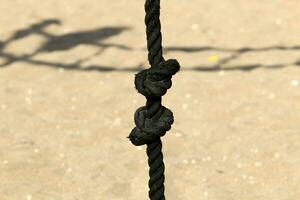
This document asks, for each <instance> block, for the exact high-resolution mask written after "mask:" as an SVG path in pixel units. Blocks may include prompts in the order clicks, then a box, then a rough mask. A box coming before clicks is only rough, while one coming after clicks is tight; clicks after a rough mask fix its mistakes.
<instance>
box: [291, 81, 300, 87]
mask: <svg viewBox="0 0 300 200" xmlns="http://www.w3.org/2000/svg"><path fill="white" fill-rule="evenodd" d="M291 85H292V86H294V87H296V86H298V85H299V81H298V80H292V81H291Z"/></svg>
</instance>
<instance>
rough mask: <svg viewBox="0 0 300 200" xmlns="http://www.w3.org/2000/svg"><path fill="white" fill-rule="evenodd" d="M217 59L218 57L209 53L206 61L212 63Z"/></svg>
mask: <svg viewBox="0 0 300 200" xmlns="http://www.w3.org/2000/svg"><path fill="white" fill-rule="evenodd" d="M218 60H219V57H218V56H217V55H211V56H209V57H208V61H209V62H212V63H216V62H217V61H218Z"/></svg>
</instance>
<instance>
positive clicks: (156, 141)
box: [127, 0, 180, 200]
mask: <svg viewBox="0 0 300 200" xmlns="http://www.w3.org/2000/svg"><path fill="white" fill-rule="evenodd" d="M145 12H146V16H145V24H146V36H147V48H148V61H149V63H150V65H151V66H150V68H148V69H145V70H142V71H140V72H139V73H137V74H135V81H134V84H135V88H136V89H137V91H138V92H139V93H140V94H142V95H144V96H145V97H146V99H147V102H146V105H145V106H142V107H140V108H138V109H137V110H136V112H135V114H134V122H135V124H136V127H135V128H133V129H132V131H131V132H130V134H129V136H128V137H127V138H129V140H130V141H131V143H132V144H133V145H135V146H140V145H144V144H146V145H147V156H148V165H149V167H150V170H149V176H150V180H149V182H148V186H149V188H150V190H149V197H150V200H165V195H164V190H165V188H164V181H165V176H164V170H165V166H164V162H163V154H162V142H161V139H160V137H162V136H164V135H165V134H166V132H167V131H169V130H170V129H171V125H172V124H173V122H174V116H173V113H172V111H171V110H170V109H168V108H166V107H164V106H162V105H161V100H162V96H163V95H165V94H166V93H167V90H168V89H169V88H171V86H172V80H171V79H172V76H173V75H174V74H176V73H177V72H178V71H179V70H180V65H179V63H178V62H177V60H175V59H169V60H166V61H165V60H164V58H163V55H162V54H163V51H162V35H161V25H160V20H159V16H160V0H146V2H145Z"/></svg>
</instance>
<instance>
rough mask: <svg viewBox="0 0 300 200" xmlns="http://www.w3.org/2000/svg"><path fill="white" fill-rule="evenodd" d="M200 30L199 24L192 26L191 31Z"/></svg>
mask: <svg viewBox="0 0 300 200" xmlns="http://www.w3.org/2000/svg"><path fill="white" fill-rule="evenodd" d="M198 28H199V25H198V24H192V26H191V29H192V30H197V29H198Z"/></svg>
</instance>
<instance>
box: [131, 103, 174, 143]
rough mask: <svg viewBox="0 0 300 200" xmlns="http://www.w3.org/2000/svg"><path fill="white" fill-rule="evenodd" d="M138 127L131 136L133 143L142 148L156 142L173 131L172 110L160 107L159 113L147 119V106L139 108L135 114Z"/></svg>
mask: <svg viewBox="0 0 300 200" xmlns="http://www.w3.org/2000/svg"><path fill="white" fill-rule="evenodd" d="M134 122H135V124H136V127H135V128H134V129H132V131H131V132H130V134H129V137H127V138H129V139H130V141H131V143H132V144H134V145H136V146H140V145H144V144H149V143H152V142H154V141H156V140H157V139H158V138H159V137H162V136H164V135H165V134H166V132H167V131H168V130H170V129H171V125H172V124H173V122H174V116H173V113H172V111H171V110H169V109H168V108H166V107H164V106H160V107H159V110H158V112H156V113H155V115H154V116H153V117H151V118H148V117H147V109H146V106H142V107H140V108H138V109H137V110H136V112H135V114H134Z"/></svg>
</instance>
